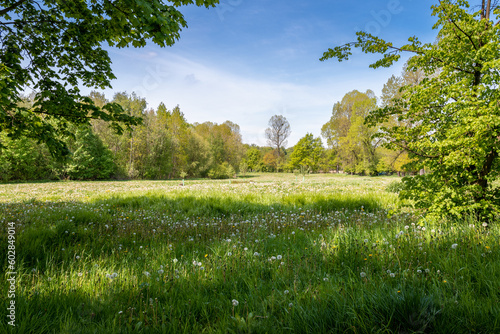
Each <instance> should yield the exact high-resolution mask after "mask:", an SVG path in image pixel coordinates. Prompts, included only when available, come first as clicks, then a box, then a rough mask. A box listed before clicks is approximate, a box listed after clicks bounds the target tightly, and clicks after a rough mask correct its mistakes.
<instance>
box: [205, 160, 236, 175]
mask: <svg viewBox="0 0 500 334" xmlns="http://www.w3.org/2000/svg"><path fill="white" fill-rule="evenodd" d="M235 174H236V172H235V171H234V168H233V166H231V165H230V164H229V163H227V162H226V161H224V162H223V163H222V164H219V165H216V166H214V167H212V168H211V169H210V170H209V171H208V177H209V178H211V179H230V178H233V177H234V175H235Z"/></svg>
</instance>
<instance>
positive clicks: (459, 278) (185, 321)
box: [0, 174, 500, 334]
mask: <svg viewBox="0 0 500 334" xmlns="http://www.w3.org/2000/svg"><path fill="white" fill-rule="evenodd" d="M397 180H398V179H397V178H394V177H376V178H370V177H357V176H342V175H308V176H306V177H305V180H303V179H302V177H301V176H300V177H298V178H296V177H295V176H294V175H292V174H278V175H275V174H249V175H247V176H246V177H243V178H239V179H237V180H231V181H229V180H225V181H205V180H186V182H185V185H184V186H182V185H181V181H129V182H57V183H25V184H3V185H0V221H1V222H2V228H1V230H0V256H1V260H2V263H1V270H2V276H3V277H5V279H3V280H2V281H1V283H0V286H1V290H2V292H1V295H0V304H1V311H0V315H1V316H2V322H1V323H0V333H72V334H75V333H500V306H499V305H500V304H499V302H500V237H499V235H500V233H499V232H500V229H499V226H498V225H494V226H482V225H481V224H477V223H476V222H474V221H458V222H457V221H454V222H453V221H450V222H436V221H429V220H426V218H425V217H423V216H422V215H421V214H420V213H418V212H414V211H412V210H409V209H404V210H403V209H401V208H399V205H398V201H397V196H396V195H395V194H393V193H389V192H387V191H386V190H385V189H386V187H387V186H388V185H389V184H391V183H392V182H397ZM9 227H14V231H15V232H10V234H9ZM11 231H12V229H11ZM9 235H14V237H15V268H14V269H15V270H14V271H15V272H16V274H15V275H14V277H15V284H14V287H15V298H10V297H9V288H10V283H11V282H12V281H8V280H7V279H9V278H11V277H13V276H12V275H11V274H9V272H11V271H13V270H12V268H9V263H8V259H9V257H8V245H9ZM12 238H13V237H11V240H12ZM12 300H14V301H15V325H16V326H15V327H12V326H11V325H9V324H8V321H10V319H9V318H8V317H7V315H8V314H9V312H10V311H8V310H7V308H8V307H9V305H10V303H11V301H12Z"/></svg>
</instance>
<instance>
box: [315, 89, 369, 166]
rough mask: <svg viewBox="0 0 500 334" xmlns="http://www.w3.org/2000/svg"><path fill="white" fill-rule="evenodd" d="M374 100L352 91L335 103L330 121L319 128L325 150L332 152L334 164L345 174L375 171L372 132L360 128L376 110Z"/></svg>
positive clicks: (365, 128) (367, 128) (366, 95)
mask: <svg viewBox="0 0 500 334" xmlns="http://www.w3.org/2000/svg"><path fill="white" fill-rule="evenodd" d="M376 103H377V100H376V98H375V95H374V93H373V92H372V91H370V90H368V91H367V92H366V93H361V92H358V91H357V90H354V91H352V92H349V93H347V94H346V95H345V96H344V97H343V98H342V101H340V102H337V103H335V105H334V106H333V110H332V117H331V118H330V120H329V121H328V122H327V123H325V124H324V125H323V127H322V128H321V134H322V136H323V137H324V138H326V140H327V143H328V146H329V147H330V148H332V149H334V150H335V151H336V157H337V161H338V162H339V163H340V164H341V165H342V169H343V170H344V171H345V172H349V173H360V174H362V173H365V172H366V173H370V174H373V173H374V172H375V169H376V167H375V166H376V164H377V159H376V155H375V150H376V148H377V145H378V144H377V142H374V141H373V140H372V135H373V134H374V132H375V131H374V130H373V129H370V128H369V127H368V126H366V125H365V124H364V121H365V118H366V116H367V115H368V113H369V112H370V111H371V110H373V109H375V108H376Z"/></svg>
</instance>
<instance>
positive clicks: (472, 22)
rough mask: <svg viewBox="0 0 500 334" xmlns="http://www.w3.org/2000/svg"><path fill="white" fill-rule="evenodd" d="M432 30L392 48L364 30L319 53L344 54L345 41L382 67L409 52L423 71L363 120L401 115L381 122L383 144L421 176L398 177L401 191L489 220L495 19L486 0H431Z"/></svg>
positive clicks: (498, 66)
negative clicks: (424, 38)
mask: <svg viewBox="0 0 500 334" xmlns="http://www.w3.org/2000/svg"><path fill="white" fill-rule="evenodd" d="M432 9H433V15H435V16H436V17H437V23H436V24H435V26H434V28H435V29H438V30H439V32H438V37H437V40H436V42H435V43H427V44H423V43H421V42H420V41H419V40H418V38H416V37H411V38H409V39H408V41H409V43H408V44H407V45H403V46H399V47H396V46H394V45H393V44H392V43H390V42H386V41H384V40H382V39H380V38H378V37H375V36H372V35H370V34H368V33H365V32H358V33H357V41H356V42H353V43H349V44H345V45H342V46H338V47H335V48H333V49H329V50H328V51H327V52H325V54H324V55H323V57H322V58H321V59H322V60H325V59H328V58H337V59H338V60H339V61H342V60H345V59H348V58H349V56H350V55H351V52H350V51H351V48H352V47H359V48H361V49H362V50H363V51H364V52H367V53H381V54H382V55H383V57H382V58H381V59H379V60H378V61H376V62H375V63H373V64H372V65H370V66H371V67H374V68H376V67H388V66H390V65H392V64H393V63H394V62H395V61H397V60H398V59H399V58H400V57H401V53H403V52H409V53H412V54H413V55H414V56H413V57H412V58H411V59H410V60H409V61H408V70H409V71H412V72H415V71H418V70H423V71H424V73H425V75H426V77H425V78H424V79H423V80H422V81H421V82H420V83H418V84H416V85H413V86H406V87H405V88H404V89H403V91H402V96H401V98H400V99H397V100H395V101H394V104H393V105H392V106H385V107H384V108H381V109H377V110H375V111H373V112H372V113H371V115H370V117H369V119H368V122H369V124H370V125H376V124H384V123H387V121H388V120H389V119H390V118H391V117H397V119H398V120H399V121H400V122H401V123H400V124H395V125H393V126H382V128H381V131H380V133H379V134H378V136H379V137H381V138H383V139H384V140H386V143H387V146H388V147H390V148H394V149H403V150H405V151H407V152H408V153H409V157H410V158H411V159H413V160H412V161H413V169H414V170H418V169H420V168H422V167H424V166H426V167H428V168H429V169H430V170H431V173H429V174H426V175H417V176H415V177H407V178H405V179H404V182H405V190H404V191H402V192H401V195H402V197H403V198H407V199H411V200H413V201H414V203H415V205H416V206H417V207H418V208H422V209H426V208H427V209H428V210H429V211H430V212H431V213H433V214H435V215H437V216H448V215H453V216H458V217H462V216H464V215H466V214H473V215H475V216H477V217H479V218H480V219H485V220H490V221H492V220H493V219H494V217H495V216H496V215H498V214H499V213H500V188H498V187H494V186H492V181H493V180H495V179H496V178H497V177H498V176H499V173H500V168H499V167H500V166H499V165H500V164H499V163H500V161H499V152H500V108H499V107H498V105H499V100H500V91H499V90H498V89H497V87H498V85H499V83H500V71H499V70H500V25H499V24H498V19H499V17H498V16H499V14H500V12H499V8H498V7H496V6H494V5H493V4H492V2H491V0H488V1H485V0H483V1H482V2H481V5H480V6H479V10H478V11H475V12H473V11H471V10H470V6H469V3H468V2H467V1H462V0H460V1H456V2H453V1H450V0H442V1H439V3H438V4H436V5H435V6H433V7H432Z"/></svg>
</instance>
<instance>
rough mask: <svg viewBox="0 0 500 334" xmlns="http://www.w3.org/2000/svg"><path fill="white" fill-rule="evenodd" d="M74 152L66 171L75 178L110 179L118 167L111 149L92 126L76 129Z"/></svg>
mask: <svg viewBox="0 0 500 334" xmlns="http://www.w3.org/2000/svg"><path fill="white" fill-rule="evenodd" d="M70 146H73V152H72V155H71V157H70V159H69V162H68V163H67V165H66V173H67V174H68V175H69V177H71V178H72V179H75V180H102V179H109V178H110V177H111V176H112V175H113V172H114V171H115V169H116V165H115V163H114V162H113V155H112V154H111V151H110V150H109V149H108V148H106V147H105V146H104V144H103V143H102V141H101V139H99V137H97V136H96V135H95V134H94V133H93V132H92V128H91V127H90V126H87V125H81V126H79V128H78V129H77V130H76V131H75V141H74V143H72V144H70Z"/></svg>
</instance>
